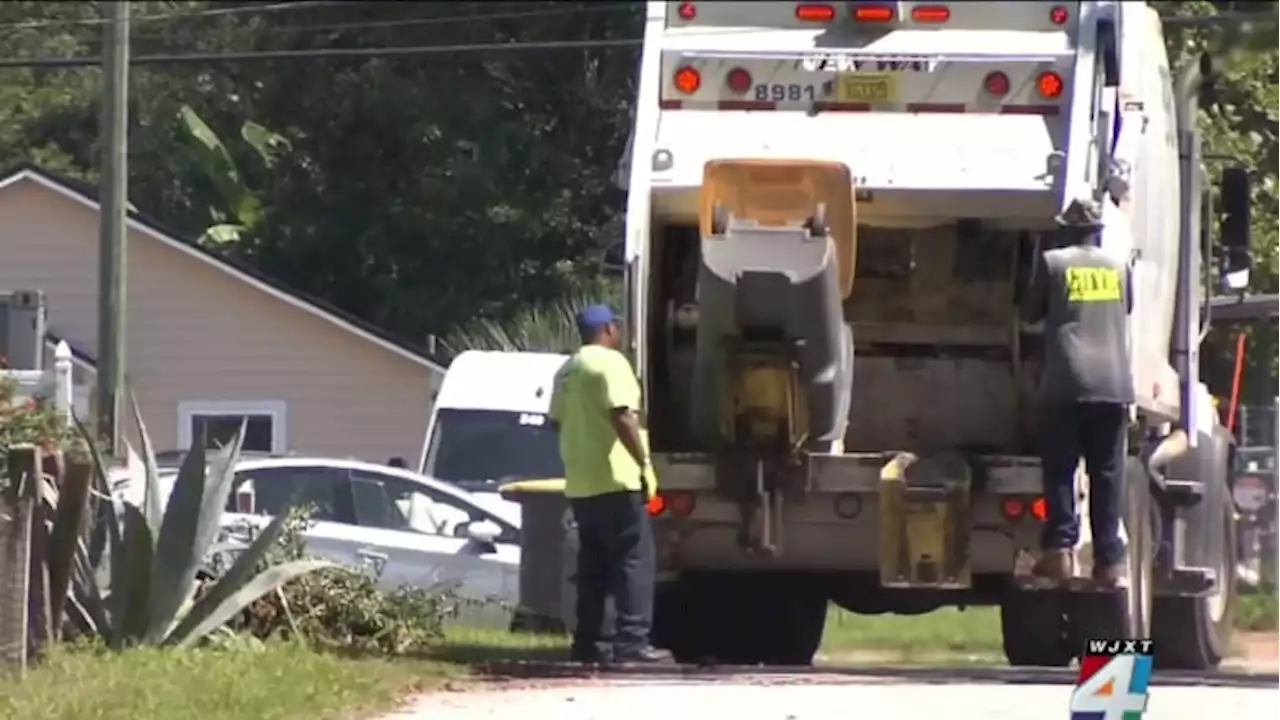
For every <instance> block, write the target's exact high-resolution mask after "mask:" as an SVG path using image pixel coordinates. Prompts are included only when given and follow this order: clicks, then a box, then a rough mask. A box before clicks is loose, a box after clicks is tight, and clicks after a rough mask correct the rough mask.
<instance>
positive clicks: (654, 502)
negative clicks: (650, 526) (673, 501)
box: [644, 495, 667, 515]
mask: <svg viewBox="0 0 1280 720" xmlns="http://www.w3.org/2000/svg"><path fill="white" fill-rule="evenodd" d="M644 509H645V510H647V511H648V512H649V514H650V515H661V514H662V511H663V510H666V509H667V503H666V501H665V500H663V499H662V496H661V495H654V496H653V497H651V498H649V502H647V503H645V506H644Z"/></svg>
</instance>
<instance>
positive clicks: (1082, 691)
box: [1071, 655, 1151, 720]
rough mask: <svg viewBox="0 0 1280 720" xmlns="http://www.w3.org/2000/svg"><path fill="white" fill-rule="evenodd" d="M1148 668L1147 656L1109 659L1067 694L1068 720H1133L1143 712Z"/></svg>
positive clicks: (1149, 666) (1149, 665)
mask: <svg viewBox="0 0 1280 720" xmlns="http://www.w3.org/2000/svg"><path fill="white" fill-rule="evenodd" d="M1150 668H1151V658H1150V656H1146V655H1117V656H1115V657H1113V658H1111V659H1110V660H1109V661H1108V662H1107V664H1106V665H1103V666H1102V667H1100V668H1098V670H1097V672H1095V673H1093V674H1092V675H1090V676H1089V677H1088V679H1086V680H1085V681H1084V682H1082V683H1080V684H1079V685H1078V686H1077V687H1076V689H1075V691H1074V692H1073V693H1072V694H1071V712H1072V717H1073V718H1077V719H1082V718H1090V719H1091V720H1137V718H1138V717H1140V716H1141V715H1142V713H1143V711H1145V710H1146V709H1147V680H1148V678H1149V677H1150V675H1151V669H1150ZM1135 680H1137V682H1135Z"/></svg>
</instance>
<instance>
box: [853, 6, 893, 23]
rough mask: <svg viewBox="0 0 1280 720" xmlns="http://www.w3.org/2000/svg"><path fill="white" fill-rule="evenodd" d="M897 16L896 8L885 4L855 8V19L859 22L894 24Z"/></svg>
mask: <svg viewBox="0 0 1280 720" xmlns="http://www.w3.org/2000/svg"><path fill="white" fill-rule="evenodd" d="M896 16H897V13H896V12H895V11H894V7H893V6H892V5H886V4H883V3H867V4H865V5H862V4H859V5H855V6H854V7H853V19H854V20H857V21H858V22H892V21H893V19H894V17H896Z"/></svg>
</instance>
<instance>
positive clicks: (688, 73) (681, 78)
mask: <svg viewBox="0 0 1280 720" xmlns="http://www.w3.org/2000/svg"><path fill="white" fill-rule="evenodd" d="M672 81H673V82H674V83H675V86H676V90H679V91H680V92H681V93H682V94H684V95H692V94H694V93H696V92H698V88H700V87H702V73H699V72H698V70H697V68H693V67H690V66H688V65H685V66H683V67H681V68H679V69H677V70H676V74H675V76H674V77H673V78H672Z"/></svg>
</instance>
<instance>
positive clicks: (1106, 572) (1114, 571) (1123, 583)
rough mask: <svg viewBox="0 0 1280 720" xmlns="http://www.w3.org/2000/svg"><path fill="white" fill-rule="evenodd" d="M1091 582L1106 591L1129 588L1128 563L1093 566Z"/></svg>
mask: <svg viewBox="0 0 1280 720" xmlns="http://www.w3.org/2000/svg"><path fill="white" fill-rule="evenodd" d="M1093 581H1094V582H1095V583H1097V584H1098V585H1101V586H1102V587H1104V588H1108V589H1117V588H1125V587H1128V586H1129V566H1128V563H1126V562H1125V561H1123V560H1121V561H1120V562H1118V563H1112V564H1110V565H1094V566H1093Z"/></svg>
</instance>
